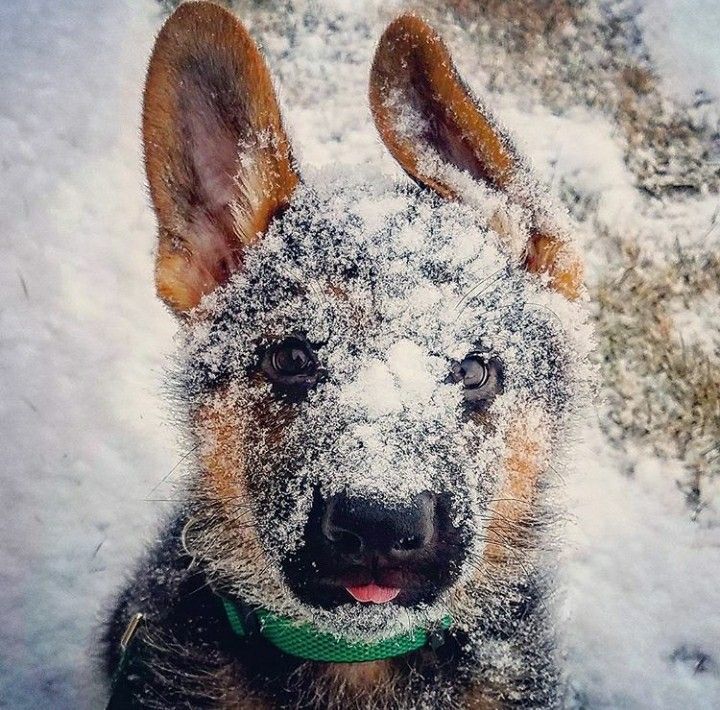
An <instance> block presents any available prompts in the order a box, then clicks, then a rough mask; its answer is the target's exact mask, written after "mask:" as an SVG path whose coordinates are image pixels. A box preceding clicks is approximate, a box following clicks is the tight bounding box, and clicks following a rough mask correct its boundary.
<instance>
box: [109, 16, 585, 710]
mask: <svg viewBox="0 0 720 710" xmlns="http://www.w3.org/2000/svg"><path fill="white" fill-rule="evenodd" d="M369 102H370V108H371V113H372V116H373V118H374V121H375V124H376V127H377V131H378V135H379V137H380V139H381V141H382V142H383V143H384V145H385V146H386V148H387V149H388V150H389V152H390V153H391V155H392V156H393V157H394V158H395V160H396V161H397V163H398V164H399V165H400V167H401V168H402V169H403V170H404V172H405V173H406V174H407V176H408V178H409V179H406V180H399V181H393V180H392V179H390V178H388V177H387V176H385V175H382V174H381V173H380V172H379V171H377V170H374V169H373V168H372V167H371V166H367V167H363V168H361V169H360V168H359V169H358V170H357V171H354V173H353V175H351V176H349V175H347V174H343V173H342V172H339V171H337V170H333V169H324V170H322V171H317V172H315V173H309V177H301V175H300V171H299V168H298V165H297V162H296V160H295V159H294V157H293V152H292V147H291V145H290V141H289V138H288V135H287V133H286V131H285V128H284V125H283V121H282V118H281V114H280V110H279V107H278V102H277V99H276V95H275V91H274V88H273V83H272V80H271V77H270V74H269V70H268V68H267V66H266V63H265V61H264V59H263V57H262V55H261V53H260V51H259V50H258V48H257V46H256V45H255V44H254V42H253V40H252V39H251V37H250V36H249V34H248V33H247V31H246V30H245V29H244V27H243V25H242V24H241V22H240V21H239V20H238V18H237V17H236V16H235V15H234V14H232V13H231V12H229V11H228V10H226V9H224V8H222V7H220V6H218V5H215V4H212V3H209V2H187V3H184V4H181V5H180V6H179V7H178V8H177V9H176V10H175V12H174V13H173V14H172V15H171V16H170V18H169V19H168V20H167V21H166V23H165V25H164V26H163V28H162V30H161V31H160V33H159V35H158V37H157V40H156V44H155V47H154V50H153V53H152V57H151V60H150V64H149V69H148V73H147V80H146V86H145V95H144V111H143V138H144V148H145V165H146V170H147V178H148V183H149V188H150V194H151V198H152V203H153V206H154V208H155V212H156V215H157V221H158V244H157V258H156V267H155V281H156V286H157V292H158V295H159V296H160V298H161V299H162V300H163V301H164V302H165V303H166V304H167V305H168V306H169V308H170V309H171V310H172V312H173V313H174V314H175V315H176V316H177V318H178V322H179V328H180V335H179V338H180V346H179V348H178V356H177V362H176V363H175V364H174V365H173V367H172V376H171V380H172V385H171V387H172V396H173V399H174V400H175V403H176V406H177V409H178V411H179V412H180V415H181V418H182V421H183V422H184V426H185V428H186V430H187V435H188V437H189V439H190V442H191V444H192V446H191V451H192V456H193V458H192V468H193V473H192V475H190V476H189V480H188V481H187V483H186V485H185V491H184V499H185V502H184V503H183V504H182V505H180V506H179V508H178V509H177V510H176V511H175V514H174V516H173V517H172V518H171V519H170V520H169V521H168V522H167V525H166V527H165V529H164V532H163V533H162V535H161V536H160V538H159V542H158V543H157V544H155V545H154V547H153V548H152V549H150V550H149V551H148V552H147V554H146V555H145V557H144V558H143V560H142V561H141V562H140V564H139V565H138V568H137V570H136V572H135V575H134V577H133V579H132V581H131V582H130V583H129V585H128V587H127V588H126V589H125V591H124V592H123V593H122V594H121V595H120V598H119V601H118V602H117V605H116V607H115V610H114V612H113V613H112V615H111V619H110V621H109V623H108V624H107V627H106V630H105V633H104V649H105V651H104V666H105V669H106V673H107V677H108V679H109V686H110V696H111V697H110V702H109V707H111V708H133V707H143V708H175V707H178V708H180V707H192V708H279V707H303V708H421V707H427V708H440V707H442V708H448V707H458V708H506V707H507V708H515V707H517V708H519V707H523V708H527V707H555V706H557V705H558V704H559V703H561V702H562V693H563V690H562V687H563V683H562V670H561V664H560V663H559V661H558V658H557V656H558V653H557V650H556V649H557V643H556V638H555V633H554V630H553V619H552V610H551V608H550V607H551V605H550V600H551V596H552V595H551V591H552V579H551V578H552V574H551V571H552V563H551V560H549V559H548V558H551V555H550V556H549V555H548V554H547V548H548V545H547V544H546V543H547V542H548V540H549V538H550V537H551V536H550V534H549V532H548V531H549V528H550V523H551V521H552V518H553V515H552V513H553V506H552V504H551V503H550V502H549V498H548V496H549V493H548V491H549V489H550V488H551V487H552V480H553V478H552V472H553V471H554V470H557V469H558V468H559V466H560V465H561V461H562V460H563V458H564V450H565V448H566V446H567V442H568V440H569V436H570V433H571V431H572V424H573V421H574V420H575V419H576V417H577V413H578V412H579V409H580V406H581V402H582V401H583V397H584V393H585V392H586V390H587V373H586V360H587V346H586V343H587V341H588V331H587V326H586V324H585V317H584V310H585V309H584V307H583V293H584V290H583V285H582V260H581V259H580V257H579V255H578V253H577V250H576V248H575V246H574V243H573V240H572V225H571V224H570V223H569V221H568V219H567V218H566V216H565V215H564V213H563V212H562V210H559V209H557V207H555V206H554V203H553V201H552V199H551V198H550V196H549V195H548V193H547V192H546V191H545V190H544V189H543V188H542V187H541V186H540V185H539V184H538V182H537V181H536V180H535V178H534V177H533V175H532V172H531V170H530V169H529V167H528V164H527V163H526V161H525V160H524V159H523V158H522V157H521V156H520V155H519V153H518V151H517V149H516V148H515V146H514V144H513V142H512V141H511V140H510V138H509V137H508V135H507V134H506V132H505V131H504V130H503V129H502V128H501V127H500V126H499V124H498V123H497V122H496V121H495V120H494V118H493V117H492V115H491V114H490V112H489V111H488V110H487V109H486V108H485V107H484V106H483V105H482V104H481V103H480V102H479V101H478V100H477V99H476V98H475V97H474V96H473V95H472V93H471V92H470V91H469V89H468V88H467V87H466V85H465V84H464V83H463V81H462V79H461V78H460V76H459V75H458V72H457V71H456V69H455V68H454V65H453V62H452V59H451V57H450V55H449V53H448V50H447V48H446V47H445V45H444V44H443V42H442V40H441V39H440V38H439V37H438V35H437V34H436V33H435V31H434V30H433V29H432V28H431V27H430V26H429V25H428V24H426V22H425V21H424V20H423V19H422V18H421V17H419V16H418V15H416V14H404V15H401V16H400V17H398V18H397V19H396V20H394V21H393V22H391V23H390V24H389V26H388V27H387V29H386V30H385V32H384V33H383V35H382V37H381V38H380V40H379V44H378V46H377V50H376V53H375V57H374V60H373V63H372V68H371V73H370V86H369Z"/></svg>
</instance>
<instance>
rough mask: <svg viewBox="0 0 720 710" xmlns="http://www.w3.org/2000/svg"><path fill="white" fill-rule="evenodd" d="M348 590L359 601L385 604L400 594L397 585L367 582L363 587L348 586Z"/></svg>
mask: <svg viewBox="0 0 720 710" xmlns="http://www.w3.org/2000/svg"><path fill="white" fill-rule="evenodd" d="M346 589H347V590H348V592H350V594H351V595H352V596H353V597H354V598H355V599H356V600H357V601H359V602H373V604H385V603H386V602H390V601H392V600H393V599H395V597H396V596H397V595H398V594H400V590H399V589H396V588H395V587H380V586H378V585H377V584H365V585H364V586H362V587H346Z"/></svg>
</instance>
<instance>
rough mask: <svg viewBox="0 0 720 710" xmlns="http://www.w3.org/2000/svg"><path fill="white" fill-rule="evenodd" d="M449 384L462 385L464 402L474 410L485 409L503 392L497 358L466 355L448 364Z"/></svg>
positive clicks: (501, 369)
mask: <svg viewBox="0 0 720 710" xmlns="http://www.w3.org/2000/svg"><path fill="white" fill-rule="evenodd" d="M448 379H449V380H450V382H457V383H460V382H462V383H463V387H464V390H465V402H466V403H467V404H468V405H469V406H471V407H472V408H474V409H480V410H482V409H486V408H487V406H488V405H489V404H490V402H492V400H493V399H494V397H495V395H497V394H500V393H501V392H502V390H503V368H502V363H501V362H500V360H499V359H498V358H495V357H491V358H488V357H487V356H485V355H483V354H481V353H468V354H467V355H466V356H465V357H464V358H463V359H462V360H461V361H457V360H453V361H452V362H451V364H450V375H449V378H448Z"/></svg>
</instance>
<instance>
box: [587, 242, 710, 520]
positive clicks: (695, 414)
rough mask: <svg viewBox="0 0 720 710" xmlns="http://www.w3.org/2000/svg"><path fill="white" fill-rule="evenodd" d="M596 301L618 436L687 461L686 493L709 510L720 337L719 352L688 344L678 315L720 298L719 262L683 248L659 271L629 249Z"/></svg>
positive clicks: (611, 426)
mask: <svg viewBox="0 0 720 710" xmlns="http://www.w3.org/2000/svg"><path fill="white" fill-rule="evenodd" d="M593 296H594V300H595V301H596V302H597V304H598V316H597V329H598V340H599V347H600V357H601V363H600V365H601V371H602V375H603V378H604V382H605V385H606V387H607V406H608V409H609V417H608V419H607V420H606V426H607V429H608V431H609V433H610V435H611V437H612V438H614V439H615V440H616V441H624V440H627V439H633V440H636V441H639V442H640V443H644V444H650V445H651V446H653V447H654V449H655V450H656V451H657V452H658V453H660V454H662V455H666V456H673V457H677V458H679V459H680V460H681V461H683V462H684V463H685V465H686V466H687V469H688V477H687V480H686V481H683V482H682V488H683V490H684V491H685V493H686V495H687V497H688V500H689V501H690V502H691V504H692V505H693V506H695V507H696V508H699V507H702V505H703V504H704V502H705V492H706V489H707V488H708V487H709V485H710V483H711V482H712V479H713V478H714V477H718V476H720V336H718V335H716V339H715V345H714V348H708V347H707V344H704V345H703V344H700V343H698V342H688V341H687V339H686V338H685V337H684V336H683V333H682V332H680V328H679V327H678V325H677V322H676V321H677V319H676V318H675V316H674V314H675V313H677V312H678V311H680V310H683V309H687V310H689V311H691V312H694V313H698V308H699V303H701V302H702V299H703V298H707V297H708V296H710V297H712V298H720V257H719V256H718V255H717V254H713V253H695V254H688V253H683V252H682V251H680V250H676V251H675V253H673V254H671V255H670V256H668V257H667V258H666V259H665V260H664V262H663V263H661V264H659V265H658V264H651V263H646V262H644V261H643V260H642V258H641V256H640V253H639V251H638V249H637V248H636V247H634V246H632V245H627V246H626V247H625V249H624V254H623V264H622V266H621V268H620V270H619V273H618V272H617V271H616V272H615V275H614V276H608V277H605V278H604V279H603V280H602V281H601V282H600V284H599V285H598V286H597V288H596V289H595V292H594V294H593Z"/></svg>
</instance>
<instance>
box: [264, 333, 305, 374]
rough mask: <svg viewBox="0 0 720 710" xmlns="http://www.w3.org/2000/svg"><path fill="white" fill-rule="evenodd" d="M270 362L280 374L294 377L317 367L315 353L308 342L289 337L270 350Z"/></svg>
mask: <svg viewBox="0 0 720 710" xmlns="http://www.w3.org/2000/svg"><path fill="white" fill-rule="evenodd" d="M270 364H271V365H272V368H273V369H274V370H275V372H276V373H277V374H278V375H281V376H284V377H294V376H296V375H301V374H303V373H306V372H310V371H311V370H313V369H314V368H315V364H316V363H315V360H314V358H313V353H312V352H310V348H309V346H308V345H307V343H303V342H302V341H301V340H299V339H296V338H288V339H287V340H285V341H283V342H282V343H280V344H279V345H277V346H276V347H275V348H273V349H272V351H271V352H270Z"/></svg>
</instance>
